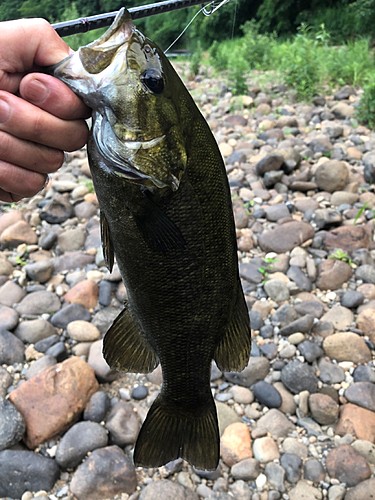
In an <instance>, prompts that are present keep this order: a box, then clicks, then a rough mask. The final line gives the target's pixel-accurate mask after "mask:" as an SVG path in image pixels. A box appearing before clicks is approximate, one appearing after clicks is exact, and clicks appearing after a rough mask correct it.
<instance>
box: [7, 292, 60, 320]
mask: <svg viewBox="0 0 375 500" xmlns="http://www.w3.org/2000/svg"><path fill="white" fill-rule="evenodd" d="M60 307H61V303H60V299H59V298H58V297H57V295H55V294H54V293H52V292H47V291H43V290H41V291H37V292H32V293H29V294H27V295H26V297H25V298H24V299H22V301H21V302H20V303H19V304H17V305H16V306H15V309H16V311H17V312H18V314H20V315H21V316H29V315H32V316H40V315H41V314H44V313H48V314H51V313H55V312H57V311H58V310H59V309H60Z"/></svg>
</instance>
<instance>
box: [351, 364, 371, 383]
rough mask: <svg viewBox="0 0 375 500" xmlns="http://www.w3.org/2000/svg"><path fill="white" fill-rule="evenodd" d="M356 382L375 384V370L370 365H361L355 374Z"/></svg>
mask: <svg viewBox="0 0 375 500" xmlns="http://www.w3.org/2000/svg"><path fill="white" fill-rule="evenodd" d="M353 379H354V382H372V383H375V370H374V368H372V367H371V366H369V365H359V366H357V368H356V369H355V370H354V372H353Z"/></svg>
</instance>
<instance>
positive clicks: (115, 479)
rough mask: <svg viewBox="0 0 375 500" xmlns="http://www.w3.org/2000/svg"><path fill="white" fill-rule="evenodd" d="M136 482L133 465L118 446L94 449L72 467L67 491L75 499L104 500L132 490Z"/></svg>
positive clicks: (129, 492)
mask: <svg viewBox="0 0 375 500" xmlns="http://www.w3.org/2000/svg"><path fill="white" fill-rule="evenodd" d="M136 486H137V477H136V474H135V468H134V465H133V464H132V462H131V461H130V459H129V458H128V457H127V456H126V455H125V454H124V452H123V451H122V450H121V448H119V447H118V446H107V447H105V448H101V449H98V450H94V451H93V452H92V453H91V454H90V456H89V457H88V458H87V459H86V460H85V462H83V464H81V465H80V466H79V467H78V469H77V470H76V471H75V473H74V475H73V478H72V481H71V483H70V491H71V492H72V493H73V495H74V496H75V497H76V498H77V499H78V500H87V499H90V500H103V499H104V498H113V497H114V496H115V495H121V494H122V493H128V494H129V495H130V494H132V493H133V492H134V490H135V488H136Z"/></svg>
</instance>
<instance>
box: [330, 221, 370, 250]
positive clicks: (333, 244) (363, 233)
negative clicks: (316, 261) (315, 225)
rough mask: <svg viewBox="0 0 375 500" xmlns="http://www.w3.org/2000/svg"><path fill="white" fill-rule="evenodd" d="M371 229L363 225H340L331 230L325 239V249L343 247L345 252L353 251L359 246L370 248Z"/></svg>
mask: <svg viewBox="0 0 375 500" xmlns="http://www.w3.org/2000/svg"><path fill="white" fill-rule="evenodd" d="M370 236H371V234H369V231H368V230H367V229H366V228H365V227H363V226H340V227H337V228H335V229H332V230H331V231H329V233H328V234H327V235H326V236H325V238H324V241H323V246H324V248H325V250H333V249H334V248H341V250H343V251H344V252H348V253H349V254H351V253H353V252H354V251H355V250H358V249H359V248H369V245H370Z"/></svg>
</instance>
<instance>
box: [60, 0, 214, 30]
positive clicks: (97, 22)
mask: <svg viewBox="0 0 375 500" xmlns="http://www.w3.org/2000/svg"><path fill="white" fill-rule="evenodd" d="M203 3H206V2H203V0H165V1H164V2H158V3H152V4H149V5H140V6H139V7H131V8H130V9H128V10H129V12H130V14H131V16H132V18H133V19H142V18H144V17H150V16H154V15H155V14H162V13H163V12H171V11H173V10H178V9H185V8H187V7H192V6H194V5H200V4H203ZM222 3H223V2H222ZM211 4H213V2H211ZM212 11H213V9H212V8H211V11H208V12H206V15H209V14H211V13H212ZM116 14H117V12H108V13H107V14H98V15H97V16H89V17H82V18H80V19H74V20H73V21H64V22H62V23H56V24H52V27H53V28H54V29H55V30H56V32H57V34H58V35H60V36H61V37H64V36H68V35H75V34H76V33H86V32H87V31H91V30H96V29H98V28H105V27H106V26H110V25H111V24H112V22H113V20H114V18H115V17H116Z"/></svg>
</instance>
